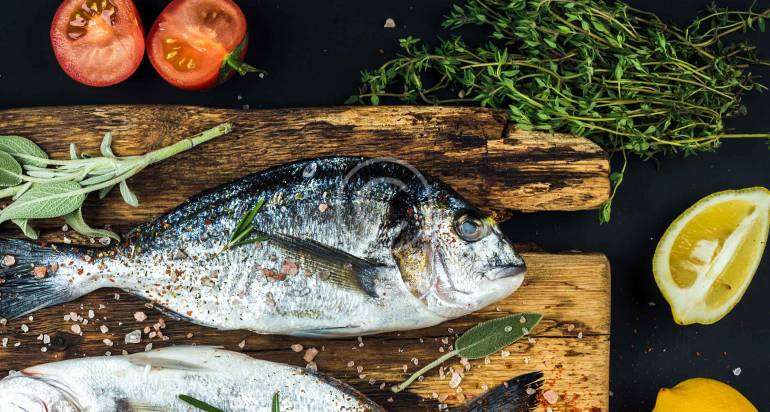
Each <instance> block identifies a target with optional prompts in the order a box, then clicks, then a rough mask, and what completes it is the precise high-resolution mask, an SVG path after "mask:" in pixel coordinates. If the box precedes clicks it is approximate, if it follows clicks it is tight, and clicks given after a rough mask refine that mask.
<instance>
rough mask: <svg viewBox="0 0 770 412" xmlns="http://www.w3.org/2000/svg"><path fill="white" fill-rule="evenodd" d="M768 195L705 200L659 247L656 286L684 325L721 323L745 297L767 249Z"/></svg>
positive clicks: (754, 191)
mask: <svg viewBox="0 0 770 412" xmlns="http://www.w3.org/2000/svg"><path fill="white" fill-rule="evenodd" d="M769 216H770V191H768V190H767V189H765V188H762V187H755V188H749V189H743V190H727V191H724V192H719V193H714V194H713V195H710V196H707V197H705V198H703V199H701V200H699V201H698V202H697V203H695V204H694V205H693V206H692V207H690V208H689V209H687V210H686V211H685V212H684V213H682V214H681V215H680V216H679V217H678V218H676V220H674V222H673V223H671V226H669V227H668V229H667V230H666V233H665V234H663V237H662V238H661V239H660V242H659V243H658V247H657V249H656V250H655V257H654V258H653V263H652V265H653V273H654V274H655V282H656V283H657V284H658V288H660V291H661V292H662V293H663V296H664V297H665V298H666V301H668V303H669V305H671V312H672V313H673V315H674V320H675V321H676V322H677V323H679V324H682V325H689V324H692V323H702V324H711V323H714V322H716V321H718V320H719V319H722V318H723V317H724V316H725V315H726V314H727V313H729V312H730V310H732V308H733V307H735V305H736V304H737V303H738V301H739V300H740V299H741V297H742V296H743V293H744V292H745V291H746V288H747V287H748V286H749V283H751V279H752V278H753V277H754V272H756V270H757V266H759V262H760V260H761V259H762V254H763V252H764V250H765V244H766V243H767V232H768V220H769V219H768V217H769Z"/></svg>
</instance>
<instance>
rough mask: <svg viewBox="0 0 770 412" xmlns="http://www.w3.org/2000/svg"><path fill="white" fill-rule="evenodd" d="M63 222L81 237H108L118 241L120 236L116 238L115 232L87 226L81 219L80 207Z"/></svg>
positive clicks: (65, 217) (81, 209) (81, 210)
mask: <svg viewBox="0 0 770 412" xmlns="http://www.w3.org/2000/svg"><path fill="white" fill-rule="evenodd" d="M64 220H65V221H66V222H67V224H68V225H69V226H70V227H71V228H72V229H73V230H74V231H76V232H78V233H80V234H81V235H84V236H88V237H94V238H98V237H108V238H111V239H115V240H117V241H120V236H118V235H117V234H116V233H115V232H112V231H110V230H107V229H94V228H92V227H91V226H88V224H87V223H86V221H85V219H83V208H82V207H79V208H78V209H77V210H75V211H74V212H72V213H69V214H67V215H65V216H64Z"/></svg>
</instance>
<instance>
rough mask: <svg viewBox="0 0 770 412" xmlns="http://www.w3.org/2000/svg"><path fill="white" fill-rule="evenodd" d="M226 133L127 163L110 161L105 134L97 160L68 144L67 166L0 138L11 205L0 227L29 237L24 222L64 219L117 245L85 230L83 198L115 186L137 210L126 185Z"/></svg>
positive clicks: (2, 176)
mask: <svg viewBox="0 0 770 412" xmlns="http://www.w3.org/2000/svg"><path fill="white" fill-rule="evenodd" d="M232 127H233V126H232V124H231V123H223V124H221V125H219V126H216V127H214V128H211V129H208V130H206V131H204V132H202V133H199V134H198V135H195V136H193V137H190V138H187V139H183V140H180V141H178V142H176V143H174V144H172V145H170V146H167V147H164V148H162V149H158V150H155V151H152V152H149V153H147V154H145V155H144V156H128V157H115V155H114V153H113V152H112V149H111V148H110V146H111V143H112V137H111V135H110V134H109V133H107V134H106V135H105V136H104V139H103V140H102V145H101V152H102V154H103V156H102V157H94V158H92V157H90V156H88V155H86V154H80V153H78V150H77V146H75V145H74V144H71V145H70V159H69V160H51V159H48V155H46V154H45V152H43V151H42V149H40V147H38V146H37V145H36V144H35V143H33V142H32V141H30V140H28V139H25V138H23V137H19V136H0V147H1V148H2V149H0V188H2V187H6V188H4V189H0V198H6V197H12V198H13V200H14V202H13V203H11V204H10V205H8V206H7V207H6V208H5V209H4V210H3V211H2V212H0V223H2V222H5V221H8V220H14V221H15V222H16V223H17V224H18V225H19V227H21V229H22V230H23V231H24V232H25V234H26V235H27V236H30V237H32V236H36V232H34V229H32V228H31V226H29V222H28V221H29V220H32V219H45V218H52V217H59V216H65V215H66V216H67V218H68V219H69V220H72V221H73V222H74V224H72V226H73V228H75V230H78V231H82V234H84V235H87V236H109V237H111V238H114V239H117V235H115V234H114V233H112V232H109V231H102V230H99V229H93V228H91V227H89V226H88V225H87V224H85V221H84V220H83V216H82V211H79V210H78V209H79V208H80V206H81V205H82V203H83V201H84V199H85V197H86V196H87V195H88V193H91V192H99V195H100V197H104V196H106V195H107V193H109V191H110V190H111V189H112V188H113V187H115V185H119V186H120V192H121V195H122V196H123V199H124V200H125V201H126V202H127V203H129V204H131V205H132V206H137V205H138V204H139V199H138V198H137V197H136V195H135V194H134V193H133V192H132V191H131V190H130V189H129V188H128V185H127V183H126V180H127V179H129V178H130V177H132V176H134V175H136V174H137V173H139V172H141V171H142V170H143V169H144V168H145V167H147V166H149V165H151V164H153V163H157V162H160V161H163V160H165V159H168V158H169V157H172V156H174V155H176V154H178V153H181V152H184V151H186V150H190V149H192V148H193V147H195V146H198V145H200V144H203V143H205V142H207V141H209V140H211V139H214V138H216V137H218V136H221V135H223V134H226V133H229V132H230V131H231V130H232ZM3 150H5V151H3ZM6 151H7V152H6ZM25 170H26V175H25V174H24V173H25ZM76 211H77V213H75V212H76ZM73 219H74V220H73ZM241 240H243V239H241Z"/></svg>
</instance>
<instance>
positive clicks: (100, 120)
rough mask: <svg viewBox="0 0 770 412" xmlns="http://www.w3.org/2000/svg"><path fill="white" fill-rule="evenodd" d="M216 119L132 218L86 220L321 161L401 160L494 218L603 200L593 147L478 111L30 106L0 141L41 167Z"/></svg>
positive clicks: (116, 206) (139, 182) (599, 158)
mask: <svg viewBox="0 0 770 412" xmlns="http://www.w3.org/2000/svg"><path fill="white" fill-rule="evenodd" d="M224 121H231V122H233V123H234V124H235V130H234V131H233V133H231V134H230V135H227V136H223V137H221V138H219V139H217V140H215V141H212V142H209V143H206V144H205V145H203V146H201V147H199V148H196V149H194V150H192V151H190V152H187V153H184V154H181V155H178V156H177V157H175V158H174V159H171V160H168V161H166V162H163V163H161V164H158V165H155V166H153V167H151V168H149V169H147V170H145V171H144V172H143V173H142V174H140V175H139V176H137V177H136V178H134V179H133V180H132V188H134V191H135V192H136V193H137V195H138V196H139V198H140V200H141V203H142V206H141V208H139V209H133V208H131V207H130V206H128V205H126V204H124V203H123V202H122V201H121V200H120V197H119V196H118V195H117V194H116V193H113V194H112V195H111V196H110V197H109V198H108V199H107V200H106V201H105V202H104V203H102V204H103V205H104V206H106V207H103V208H98V209H97V208H93V207H91V208H89V210H87V216H88V217H89V219H90V220H91V222H93V223H94V224H107V223H114V222H116V221H118V222H121V224H122V225H125V226H130V225H133V224H136V223H140V222H143V221H146V220H148V219H150V218H153V217H156V216H158V215H161V214H163V213H164V212H166V211H168V210H169V209H170V208H171V207H173V206H176V205H177V204H179V203H181V202H182V201H184V200H185V199H187V198H188V197H190V196H191V195H193V194H195V193H198V192H200V191H202V190H204V189H208V188H212V187H215V186H217V185H219V184H222V183H226V182H230V181H233V180H235V179H238V178H240V177H242V176H244V175H247V174H249V173H253V172H257V171H261V170H264V169H266V168H268V167H271V166H275V165H279V164H283V163H287V162H290V161H294V160H298V159H302V158H311V157H317V156H331V155H362V156H370V157H382V156H387V157H395V158H398V159H402V160H405V161H407V162H409V163H410V164H412V165H414V166H415V167H417V168H418V169H419V170H420V171H422V172H424V173H427V174H430V175H433V176H436V177H439V178H441V179H443V180H444V181H445V182H447V183H448V184H449V185H451V186H452V187H453V188H454V189H455V190H457V191H458V192H460V193H461V194H462V195H464V196H465V197H466V198H468V200H470V201H471V203H473V204H476V205H478V206H479V207H481V208H484V209H486V210H488V211H492V212H497V213H500V214H501V215H502V216H504V215H505V214H506V212H507V211H510V210H524V211H537V210H580V209H590V208H596V207H598V206H599V205H601V204H602V203H603V202H604V201H605V200H606V199H607V197H608V194H609V180H608V174H609V172H608V171H609V165H608V161H607V157H606V154H605V153H604V152H603V151H602V150H601V149H600V148H599V147H598V146H596V145H594V144H593V143H591V142H589V141H588V140H586V139H582V138H577V137H574V136H566V135H551V134H546V133H538V132H524V131H520V130H514V129H511V130H509V129H508V127H507V125H506V120H505V116H504V114H503V113H501V112H497V111H493V110H488V109H480V108H468V107H465V108H463V107H410V106H384V107H339V108H304V109H280V110H252V111H247V110H230V109H210V108H201V107H189V106H68V107H41V108H29V109H12V110H4V111H0V134H16V135H21V136H25V137H28V138H30V139H32V140H33V141H35V142H36V143H38V144H40V145H41V146H42V147H43V148H44V149H45V150H46V151H47V152H48V153H49V154H50V155H51V156H52V157H66V156H67V154H68V148H69V144H70V143H71V142H76V143H78V145H79V147H80V148H81V150H83V151H85V152H91V153H98V147H99V143H100V141H101V138H102V136H103V134H104V133H105V132H108V131H110V132H112V135H113V141H114V144H113V147H114V150H115V152H116V153H117V154H119V155H135V154H142V153H145V152H147V151H149V150H152V149H157V148H160V147H162V146H165V145H168V144H171V143H173V142H174V141H176V140H178V139H181V138H184V137H188V136H191V135H193V134H195V133H197V132H200V131H202V130H204V129H206V128H208V127H212V126H214V125H216V124H218V123H221V122H224ZM169 187H173V188H174V189H175V190H168V189H169ZM52 225H53V223H50V222H49V223H48V226H49V227H51V226H52Z"/></svg>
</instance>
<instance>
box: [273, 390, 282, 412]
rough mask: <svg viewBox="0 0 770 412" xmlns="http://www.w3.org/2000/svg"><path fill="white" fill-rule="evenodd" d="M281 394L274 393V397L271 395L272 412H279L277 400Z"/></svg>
mask: <svg viewBox="0 0 770 412" xmlns="http://www.w3.org/2000/svg"><path fill="white" fill-rule="evenodd" d="M280 394H281V392H276V393H275V395H273V412H281V399H280V398H279V395H280Z"/></svg>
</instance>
